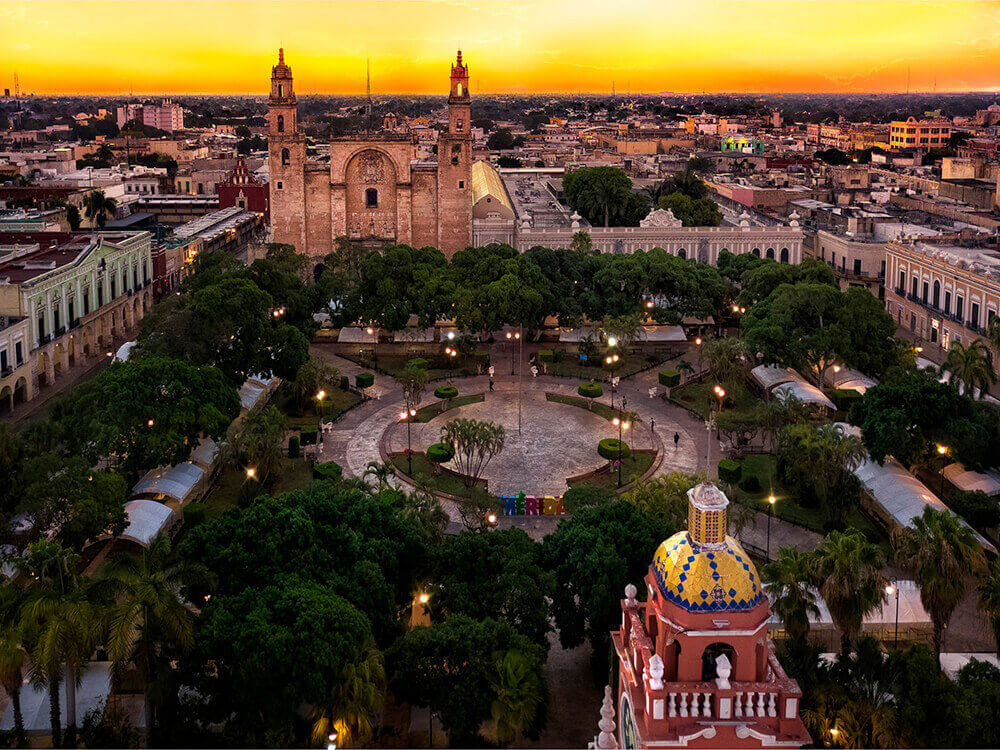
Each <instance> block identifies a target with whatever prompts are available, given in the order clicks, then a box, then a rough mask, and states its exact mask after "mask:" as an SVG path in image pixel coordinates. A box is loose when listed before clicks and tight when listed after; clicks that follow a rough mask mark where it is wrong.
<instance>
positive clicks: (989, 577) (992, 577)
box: [977, 557, 1000, 656]
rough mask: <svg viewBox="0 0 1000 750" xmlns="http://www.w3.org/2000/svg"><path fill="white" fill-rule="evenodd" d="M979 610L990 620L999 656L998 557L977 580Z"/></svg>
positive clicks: (999, 593)
mask: <svg viewBox="0 0 1000 750" xmlns="http://www.w3.org/2000/svg"><path fill="white" fill-rule="evenodd" d="M977 589H978V591H979V609H980V611H982V612H985V613H986V615H987V616H988V617H989V618H990V626H991V627H992V629H993V640H994V642H995V644H996V650H997V656H1000V557H994V558H993V560H991V561H990V564H989V567H988V568H987V569H986V573H985V575H983V577H982V578H980V579H979V585H978V586H977Z"/></svg>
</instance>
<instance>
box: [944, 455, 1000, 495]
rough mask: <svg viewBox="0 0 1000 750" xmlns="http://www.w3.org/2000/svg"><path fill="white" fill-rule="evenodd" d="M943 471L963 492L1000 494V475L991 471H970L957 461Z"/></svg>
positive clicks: (945, 476)
mask: <svg viewBox="0 0 1000 750" xmlns="http://www.w3.org/2000/svg"><path fill="white" fill-rule="evenodd" d="M941 473H942V474H943V475H944V478H945V479H947V480H948V481H949V482H951V483H952V484H953V485H955V486H956V487H957V488H958V489H960V490H962V491H963V492H985V493H986V494H987V495H990V496H991V497H993V496H996V495H1000V476H998V475H997V472H995V471H991V472H987V473H985V474H984V473H982V472H979V471H970V470H969V469H966V468H965V466H963V465H962V464H960V463H958V462H956V463H953V464H948V465H947V466H945V467H944V468H943V469H942V470H941Z"/></svg>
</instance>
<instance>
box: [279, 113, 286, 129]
mask: <svg viewBox="0 0 1000 750" xmlns="http://www.w3.org/2000/svg"><path fill="white" fill-rule="evenodd" d="M278 132H279V133H284V132H285V116H284V115H278Z"/></svg>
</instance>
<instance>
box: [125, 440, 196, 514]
mask: <svg viewBox="0 0 1000 750" xmlns="http://www.w3.org/2000/svg"><path fill="white" fill-rule="evenodd" d="M213 445H214V443H213ZM196 452H197V451H196ZM203 476H205V471H204V470H203V469H202V468H201V467H200V466H196V465H195V464H193V463H191V462H190V461H185V462H184V463H182V464H177V465H176V466H161V467H160V468H158V469H152V470H150V471H148V472H147V473H146V476H144V477H143V478H142V479H140V480H139V481H138V482H136V483H135V486H134V487H133V488H132V497H140V496H143V495H149V496H152V497H171V498H173V499H175V500H177V501H178V502H181V503H183V502H184V501H185V500H186V499H187V497H188V496H189V495H190V494H191V491H192V490H193V489H194V488H195V485H197V484H198V482H199V481H201V478H202V477H203Z"/></svg>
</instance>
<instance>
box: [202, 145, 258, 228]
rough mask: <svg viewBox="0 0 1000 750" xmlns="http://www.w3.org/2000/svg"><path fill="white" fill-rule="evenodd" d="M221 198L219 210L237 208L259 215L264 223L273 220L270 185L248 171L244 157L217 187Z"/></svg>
mask: <svg viewBox="0 0 1000 750" xmlns="http://www.w3.org/2000/svg"><path fill="white" fill-rule="evenodd" d="M215 192H216V194H217V195H218V196H219V208H232V207H234V206H237V207H239V208H243V209H246V210H247V211H253V212H255V213H259V214H261V215H262V216H263V217H264V222H265V223H267V222H269V221H270V220H271V194H270V189H269V188H268V185H267V183H266V182H264V181H263V180H259V179H257V176H256V175H255V174H254V173H253V172H251V171H250V170H249V169H247V162H246V159H244V158H243V157H242V156H241V157H240V158H239V159H237V160H236V166H235V167H234V168H233V171H232V172H230V173H229V175H228V176H227V177H226V179H225V180H223V181H222V182H220V183H218V184H217V185H216V186H215Z"/></svg>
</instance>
